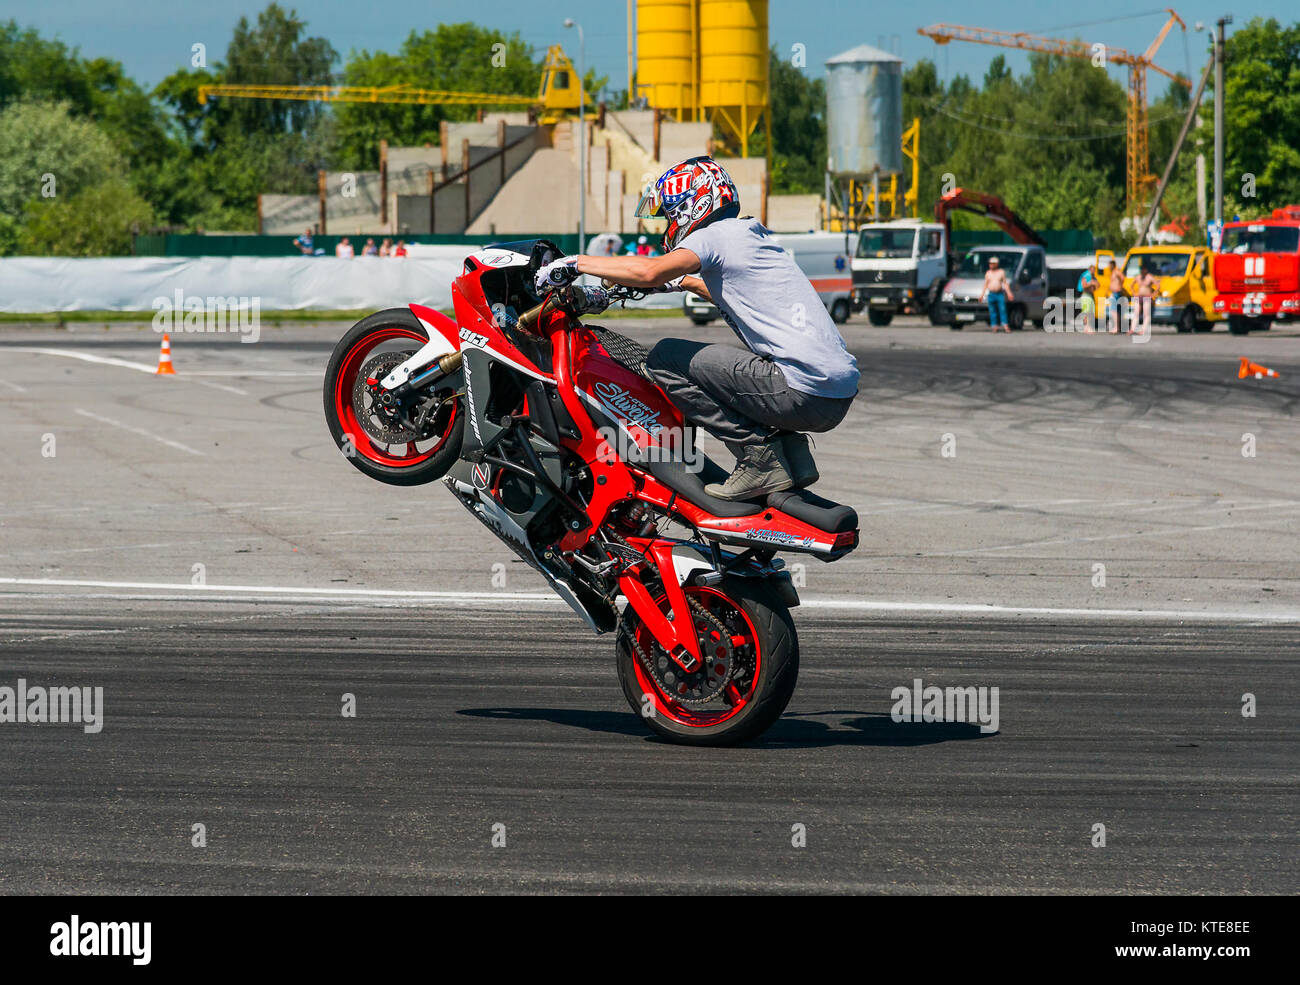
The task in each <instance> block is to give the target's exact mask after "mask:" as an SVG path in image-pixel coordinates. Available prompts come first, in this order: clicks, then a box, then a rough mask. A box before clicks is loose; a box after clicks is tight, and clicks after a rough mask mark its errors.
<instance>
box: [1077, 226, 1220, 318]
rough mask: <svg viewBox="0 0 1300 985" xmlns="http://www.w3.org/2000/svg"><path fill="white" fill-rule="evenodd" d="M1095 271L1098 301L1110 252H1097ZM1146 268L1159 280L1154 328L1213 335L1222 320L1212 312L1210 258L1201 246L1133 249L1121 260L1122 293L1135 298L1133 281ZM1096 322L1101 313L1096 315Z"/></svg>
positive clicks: (1104, 285) (1112, 256)
mask: <svg viewBox="0 0 1300 985" xmlns="http://www.w3.org/2000/svg"><path fill="white" fill-rule="evenodd" d="M1096 259H1097V270H1098V271H1099V273H1100V278H1101V290H1099V291H1098V292H1097V295H1098V297H1099V298H1100V297H1101V296H1102V295H1103V294H1105V293H1107V290H1106V289H1107V287H1108V286H1109V282H1108V281H1107V279H1106V270H1105V268H1106V265H1107V264H1112V263H1114V262H1115V254H1114V253H1113V252H1111V251H1110V250H1098V251H1097V258H1096ZM1143 267H1149V268H1150V269H1151V270H1152V272H1153V273H1155V274H1156V276H1158V277H1159V278H1160V289H1159V290H1158V291H1157V292H1156V299H1155V304H1154V305H1153V306H1152V309H1151V321H1152V322H1153V323H1154V324H1157V325H1175V326H1177V328H1178V331H1180V332H1209V331H1213V329H1214V323H1215V322H1217V321H1222V320H1223V315H1222V313H1216V312H1215V310H1214V297H1215V295H1216V294H1217V293H1218V292H1217V291H1216V290H1215V287H1214V254H1213V253H1211V252H1210V251H1209V250H1208V249H1206V248H1205V247H1204V246H1177V245H1175V246H1135V247H1133V249H1131V250H1129V251H1128V253H1127V254H1126V255H1125V257H1124V267H1123V269H1122V271H1121V272H1122V273H1123V275H1124V289H1125V290H1126V291H1128V293H1129V296H1130V297H1132V296H1134V295H1135V294H1137V278H1138V274H1140V273H1141V272H1142V268H1143ZM1097 317H1098V318H1099V319H1101V318H1104V317H1105V312H1104V311H1101V310H1099V311H1098V312H1097Z"/></svg>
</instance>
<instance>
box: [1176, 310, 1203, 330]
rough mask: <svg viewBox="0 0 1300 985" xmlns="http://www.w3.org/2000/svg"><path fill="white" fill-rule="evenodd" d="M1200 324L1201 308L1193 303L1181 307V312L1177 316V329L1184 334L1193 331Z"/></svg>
mask: <svg viewBox="0 0 1300 985" xmlns="http://www.w3.org/2000/svg"><path fill="white" fill-rule="evenodd" d="M1200 324H1201V309H1200V308H1198V307H1197V306H1196V305H1194V304H1189V305H1188V306H1187V307H1186V308H1184V309H1183V313H1182V314H1181V315H1179V316H1178V331H1179V332H1181V333H1183V334H1186V333H1187V332H1195V331H1197V329H1198V327H1199V326H1200Z"/></svg>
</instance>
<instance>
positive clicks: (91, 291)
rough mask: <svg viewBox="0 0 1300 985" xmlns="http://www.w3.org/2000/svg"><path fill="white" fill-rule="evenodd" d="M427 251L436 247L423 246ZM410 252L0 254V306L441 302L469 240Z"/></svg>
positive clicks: (446, 303) (284, 307)
mask: <svg viewBox="0 0 1300 985" xmlns="http://www.w3.org/2000/svg"><path fill="white" fill-rule="evenodd" d="M430 249H436V250H437V251H438V253H437V255H434V256H430V255H428V251H429V250H430ZM421 252H422V253H424V254H425V255H423V256H421V257H419V258H416V257H354V258H353V259H351V260H341V259H338V258H336V257H120V258H118V257H115V258H105V259H84V260H83V259H70V258H62V257H7V258H4V259H0V311H5V312H38V311H142V312H147V311H153V310H155V301H156V300H157V299H165V300H166V301H167V302H168V303H169V304H174V302H175V295H176V292H177V291H180V292H182V295H183V296H184V297H187V298H188V297H221V298H229V297H237V298H250V299H251V298H258V299H260V300H259V304H260V307H261V310H262V311H290V310H295V309H301V308H326V309H328V308H344V309H364V308H376V309H377V308H391V307H395V306H402V305H406V304H409V303H411V302H416V303H419V304H427V305H429V306H430V307H434V308H445V307H450V305H451V282H452V280H453V279H455V278H456V277H459V276H460V273H461V269H462V264H463V263H464V260H465V257H466V256H467V255H468V254H469V253H471V252H472V248H471V247H464V246H454V247H446V246H444V247H433V248H430V247H425V248H424V250H422V251H421Z"/></svg>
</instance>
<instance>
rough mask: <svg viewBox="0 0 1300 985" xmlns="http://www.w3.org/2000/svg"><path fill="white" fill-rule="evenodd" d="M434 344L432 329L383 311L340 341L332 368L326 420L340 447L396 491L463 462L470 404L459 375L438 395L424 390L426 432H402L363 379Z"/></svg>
mask: <svg viewBox="0 0 1300 985" xmlns="http://www.w3.org/2000/svg"><path fill="white" fill-rule="evenodd" d="M428 341H429V333H428V331H427V330H426V329H425V327H424V326H423V325H422V324H421V323H420V320H419V319H418V318H416V317H415V315H413V314H412V313H411V311H410V309H409V308H390V309H388V310H387V311H377V312H375V313H374V314H373V315H369V316H367V317H365V318H363V319H362V320H361V321H359V322H357V323H356V324H355V325H353V326H352V328H350V329H348V331H347V333H346V334H345V335H344V336H343V338H341V339H339V341H338V344H337V345H336V346H335V347H334V353H333V355H332V356H330V361H329V366H328V367H327V368H326V370H325V384H324V387H323V393H322V397H323V399H324V404H325V422H326V423H327V424H328V425H329V429H330V436H331V437H332V438H333V439H334V444H335V445H337V446H338V448H339V450H340V451H342V452H343V454H344V457H345V458H347V460H348V461H349V462H351V463H352V464H353V465H354V466H355V467H356V468H357V469H358V470H360V471H361V472H364V473H365V474H366V475H368V476H370V477H371V478H372V479H378V480H379V481H380V482H386V483H388V484H389V485H393V486H417V485H421V484H422V483H426V482H433V481H434V480H435V479H440V478H442V477H443V476H444V475H445V474H446V473H447V470H448V469H449V468H451V466H452V465H453V464H454V463H455V461H456V459H458V458H459V457H460V448H461V442H462V440H463V439H464V434H465V413H464V408H463V398H461V397H458V396H456V394H457V391H458V390H459V389H460V380H461V376H460V373H459V372H457V373H455V374H453V375H452V376H449V377H444V378H443V379H442V380H439V381H437V382H435V383H433V384H430V386H431V387H432V389H433V392H432V393H426V392H425V391H422V392H421V396H422V404H421V408H420V409H423V406H424V405H427V406H428V410H429V412H428V416H427V417H426V418H425V421H424V426H423V427H422V428H421V430H420V431H419V432H415V431H410V430H406V431H403V430H402V429H401V427H400V426H398V425H397V424H394V423H393V422H391V420H389V419H387V418H386V417H385V416H384V415H383V413H382V412H381V410H380V408H379V405H378V404H377V403H376V402H375V399H374V390H373V389H371V388H370V387H368V386H367V385H366V382H365V379H364V378H362V377H361V373H362V371H363V370H366V371H367V372H376V373H377V374H378V373H379V371H378V370H376V369H375V368H374V367H375V366H377V365H379V364H382V365H383V366H384V372H386V371H388V370H390V369H391V366H390V365H389V364H390V363H391V364H392V366H395V365H397V363H398V362H401V361H402V359H404V358H405V357H406V356H409V355H411V354H413V353H414V352H415V351H416V350H417V349H419V348H420V347H421V346H423V345H424V344H425V343H426V342H428ZM394 360H396V362H394ZM368 398H369V399H370V403H368V404H367V403H366V400H367V399H368ZM435 401H436V403H435ZM415 410H416V408H411V411H412V412H414V411H415ZM386 426H388V427H389V428H390V430H389V431H387V432H386V431H385V428H386ZM408 436H409V437H408ZM385 438H388V440H385ZM404 438H406V439H407V440H402V439H404Z"/></svg>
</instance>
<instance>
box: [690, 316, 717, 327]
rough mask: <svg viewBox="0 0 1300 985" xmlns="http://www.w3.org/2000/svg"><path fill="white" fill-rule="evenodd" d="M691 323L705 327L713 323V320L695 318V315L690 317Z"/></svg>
mask: <svg viewBox="0 0 1300 985" xmlns="http://www.w3.org/2000/svg"><path fill="white" fill-rule="evenodd" d="M691 321H693V322H695V324H697V325H707V324H708V323H709V322H711V321H713V319H712V318H700V317H699V316H697V315H691Z"/></svg>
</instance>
